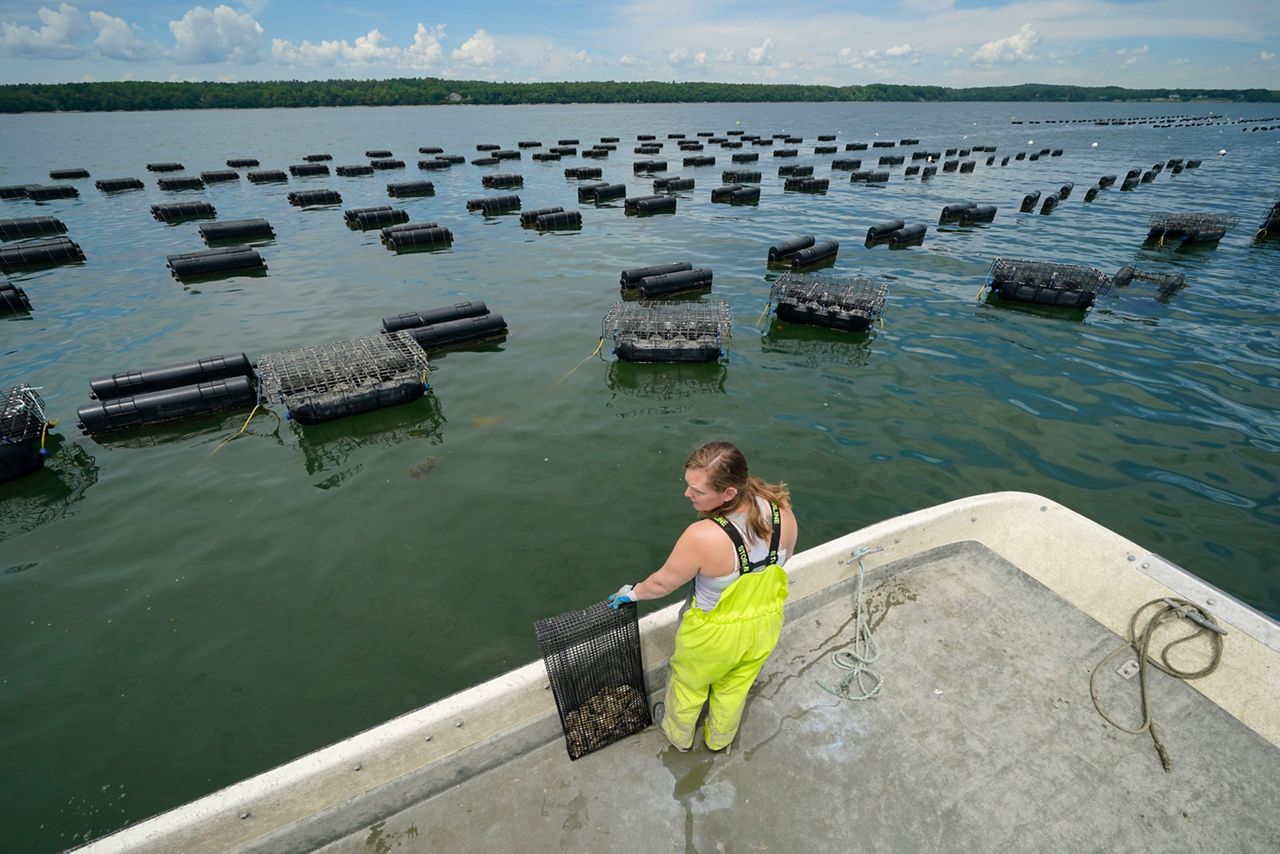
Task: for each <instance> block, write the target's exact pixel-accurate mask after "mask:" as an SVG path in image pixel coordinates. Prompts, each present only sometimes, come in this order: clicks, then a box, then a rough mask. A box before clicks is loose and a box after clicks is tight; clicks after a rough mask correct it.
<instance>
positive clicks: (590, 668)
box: [533, 602, 653, 759]
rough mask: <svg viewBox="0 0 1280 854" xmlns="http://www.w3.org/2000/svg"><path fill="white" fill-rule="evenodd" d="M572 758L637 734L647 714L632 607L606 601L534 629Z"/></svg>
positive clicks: (636, 621)
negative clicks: (615, 607) (609, 604)
mask: <svg viewBox="0 0 1280 854" xmlns="http://www.w3.org/2000/svg"><path fill="white" fill-rule="evenodd" d="M533 628H534V631H535V632H536V633H537V635H538V647H539V649H541V650H542V660H543V663H544V664H545V665H546V667H547V676H548V677H550V679H551V692H552V693H553V694H554V695H555V698H556V709H557V710H558V711H559V712H560V725H561V726H562V727H563V728H564V739H565V748H566V749H567V750H568V751H569V758H570V759H579V758H581V757H583V756H586V755H587V754H588V753H591V752H593V751H596V750H599V749H600V748H602V747H607V746H608V745H610V744H613V743H614V742H615V741H621V740H622V739H624V738H626V737H627V736H629V735H631V734H633V733H636V732H639V731H640V730H642V729H644V728H645V727H647V726H649V725H650V724H651V723H652V722H653V719H652V717H651V716H650V714H649V704H648V699H647V698H648V692H647V691H646V690H645V685H644V664H643V662H642V661H641V658H640V623H639V612H638V609H637V608H636V604H635V603H634V602H630V603H627V604H624V605H622V606H621V607H619V608H617V609H614V608H610V607H609V606H608V605H606V604H605V603H603V602H600V603H598V604H595V605H592V606H591V607H590V608H585V609H583V610H581V611H568V612H566V613H564V614H560V615H559V616H556V617H548V618H547V619H545V620H539V621H537V622H536V623H534V624H533Z"/></svg>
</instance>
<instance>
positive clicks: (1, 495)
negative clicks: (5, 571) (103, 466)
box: [0, 435, 98, 542]
mask: <svg viewBox="0 0 1280 854" xmlns="http://www.w3.org/2000/svg"><path fill="white" fill-rule="evenodd" d="M48 448H49V452H50V453H49V458H48V459H47V460H45V463H44V468H43V469H41V470H40V471H37V472H35V473H34V474H30V475H27V476H26V477H24V478H21V479H19V480H16V481H13V482H11V483H5V484H0V542H4V541H5V540H7V539H9V538H10V537H13V536H15V535H17V534H22V533H26V532H27V531H33V530H35V529H36V528H39V527H40V526H41V525H44V524H47V523H49V522H53V521H56V520H58V519H61V518H63V517H65V516H68V515H70V513H71V508H72V506H73V505H75V504H76V503H77V502H79V501H80V499H82V498H84V494H85V492H86V491H88V489H89V487H91V486H93V485H94V484H95V483H97V482H98V464H97V462H96V461H95V460H94V458H93V457H91V456H89V454H88V452H86V451H85V449H84V448H83V447H81V446H80V444H79V443H78V442H71V443H69V444H67V443H65V442H63V441H62V440H61V439H60V438H58V437H57V436H56V435H54V436H51V437H50V440H49V444H48Z"/></svg>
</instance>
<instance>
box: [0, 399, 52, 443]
mask: <svg viewBox="0 0 1280 854" xmlns="http://www.w3.org/2000/svg"><path fill="white" fill-rule="evenodd" d="M46 423H48V419H47V418H45V414H44V400H42V399H41V397H40V395H38V394H36V391H35V389H33V388H32V387H31V386H28V385H20V386H14V387H13V388H11V389H9V390H7V391H5V392H4V393H3V394H0V444H5V445H17V444H19V443H22V442H30V441H32V440H35V439H39V438H40V435H41V434H42V433H43V432H44V427H45V424H46Z"/></svg>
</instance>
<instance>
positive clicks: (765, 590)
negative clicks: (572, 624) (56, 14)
mask: <svg viewBox="0 0 1280 854" xmlns="http://www.w3.org/2000/svg"><path fill="white" fill-rule="evenodd" d="M684 479H685V484H686V489H685V491H684V494H685V497H686V498H688V499H689V500H690V501H691V502H692V503H693V508H694V509H695V510H697V511H698V514H699V515H700V516H701V517H702V518H701V519H700V520H699V521H697V522H694V523H693V524H692V525H690V526H689V527H688V528H686V529H685V531H684V533H683V534H681V536H680V539H679V540H678V541H676V545H675V548H674V549H672V551H671V556H670V557H668V558H667V561H666V563H664V564H663V565H662V568H661V569H659V570H658V571H656V572H654V573H653V574H652V575H650V576H649V577H648V578H646V579H645V580H644V581H642V582H640V583H639V584H635V585H631V584H627V585H624V586H623V587H622V589H621V590H619V591H618V592H617V593H615V594H614V595H612V596H610V597H609V600H608V601H609V604H610V605H611V606H613V607H617V606H618V605H620V604H621V603H623V602H633V601H636V600H640V599H659V598H661V597H663V596H666V595H667V594H668V593H670V592H672V591H673V590H675V589H676V588H678V587H680V586H681V585H682V584H684V583H685V582H687V581H689V580H690V579H693V593H692V598H691V600H690V602H689V604H688V606H687V607H686V609H685V610H684V612H683V614H682V617H681V620H680V627H679V629H677V630H676V649H675V652H674V653H673V654H672V656H671V676H670V678H669V679H668V681H667V692H666V698H665V700H664V704H665V706H666V714H665V716H664V718H663V720H662V731H663V732H664V733H666V736H667V738H668V739H669V740H670V741H671V743H672V745H674V746H675V748H676V749H677V750H680V751H686V750H688V749H689V748H691V747H692V746H693V740H694V728H695V727H696V726H697V723H698V716H699V715H700V714H701V712H702V707H703V705H704V704H707V705H709V708H708V712H707V722H706V727H705V730H704V733H703V740H704V741H705V742H706V745H707V747H708V748H710V749H711V750H721V749H724V748H727V747H728V746H729V745H730V744H732V743H733V739H734V737H735V736H736V735H737V734H738V725H739V723H741V721H742V710H743V707H744V706H745V705H746V702H747V692H748V691H749V690H750V688H751V685H752V683H753V682H755V679H756V675H757V674H758V673H759V672H760V668H761V667H763V666H764V663H765V660H766V659H768V657H769V654H770V653H772V652H773V648H774V647H775V646H776V645H777V643H778V637H779V635H781V633H782V605H783V602H784V601H785V600H786V598H787V575H786V572H785V571H783V569H782V564H783V563H785V562H786V559H787V556H788V555H790V554H793V553H794V552H795V547H796V517H795V514H793V513H792V512H791V501H790V495H789V493H788V492H787V487H786V485H785V484H781V483H779V484H771V483H766V482H765V481H763V480H761V479H760V478H758V477H752V476H751V475H750V474H748V472H747V460H746V458H745V457H744V456H743V455H742V452H741V451H739V450H738V449H737V448H735V447H734V446H733V445H731V444H729V443H728V442H711V443H709V444H706V445H703V446H702V447H701V448H699V449H698V450H696V451H694V452H693V455H692V456H690V457H689V461H688V462H687V463H685V472H684Z"/></svg>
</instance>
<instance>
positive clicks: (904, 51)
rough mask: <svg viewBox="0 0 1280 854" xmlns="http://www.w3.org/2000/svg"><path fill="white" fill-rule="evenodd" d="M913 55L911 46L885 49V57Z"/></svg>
mask: <svg viewBox="0 0 1280 854" xmlns="http://www.w3.org/2000/svg"><path fill="white" fill-rule="evenodd" d="M910 54H911V45H909V44H900V45H895V46H894V47H888V48H885V51H884V55H885V56H909V55H910Z"/></svg>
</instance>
